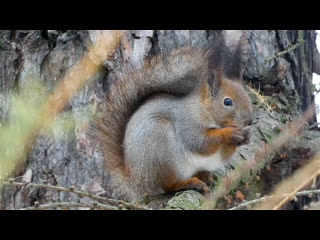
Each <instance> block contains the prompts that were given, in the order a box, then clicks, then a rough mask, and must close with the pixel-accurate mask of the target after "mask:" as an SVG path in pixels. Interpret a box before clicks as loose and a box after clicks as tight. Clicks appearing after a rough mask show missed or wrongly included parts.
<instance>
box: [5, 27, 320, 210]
mask: <svg viewBox="0 0 320 240" xmlns="http://www.w3.org/2000/svg"><path fill="white" fill-rule="evenodd" d="M218 33H219V31H215V30H132V31H127V32H126V33H125V35H124V37H123V38H122V39H121V42H120V44H119V46H118V47H117V48H116V49H115V50H114V51H113V53H112V54H109V56H108V60H105V61H104V62H103V66H102V67H101V68H100V69H99V71H98V72H97V73H96V74H95V75H94V76H93V77H92V79H91V80H90V82H88V83H87V84H86V85H85V86H84V87H83V88H82V89H81V90H79V91H78V92H77V93H76V94H75V96H73V97H72V98H71V99H70V101H69V102H68V104H67V106H65V108H64V110H63V113H65V114H67V115H63V114H60V115H59V121H62V122H63V121H64V120H66V119H67V120H66V121H67V122H69V121H71V122H72V124H71V127H70V128H71V130H68V131H64V130H63V131H61V130H58V129H51V130H49V132H50V134H48V133H47V132H44V131H41V133H40V134H39V136H38V137H37V138H36V140H35V141H34V142H33V144H32V148H31V150H30V151H29V152H27V153H26V155H25V158H24V165H23V167H20V168H18V169H17V170H16V172H15V176H13V177H18V176H23V177H24V178H23V179H24V180H26V179H27V181H31V182H34V183H42V182H43V181H45V182H47V183H49V184H51V185H58V186H63V187H67V188H68V187H70V186H74V187H75V188H77V189H81V190H85V191H88V192H92V193H95V194H98V195H108V194H107V192H106V191H105V189H106V185H107V184H108V175H107V173H105V172H104V170H103V161H102V157H101V155H99V154H98V153H97V152H95V151H92V149H90V148H89V147H88V145H87V138H86V129H87V126H88V123H89V121H90V118H89V117H88V115H87V114H84V113H86V112H87V111H88V108H89V109H90V110H91V109H92V108H93V105H94V104H95V103H98V104H99V102H101V101H102V99H103V96H104V94H105V91H106V89H107V87H108V84H109V83H110V82H112V81H114V80H115V79H116V76H117V74H118V73H119V72H121V71H122V70H123V69H124V68H125V67H126V66H128V65H133V66H135V67H138V66H139V64H141V62H142V61H143V60H144V59H145V58H146V57H147V56H151V55H155V54H157V53H159V52H162V51H170V50H172V49H175V48H179V47H182V46H184V45H193V46H199V47H201V46H204V45H206V44H207V43H208V42H209V41H211V40H212V39H214V38H215V37H216V36H217V34H218ZM100 34H104V31H61V30H35V31H25V30H23V31H20V30H15V31H0V61H1V62H2V64H1V65H0V123H2V125H3V126H5V125H6V124H8V123H9V119H10V116H11V114H12V113H11V112H10V111H11V103H12V102H13V99H12V97H11V96H12V94H13V93H17V94H19V93H21V92H23V90H24V88H26V84H27V82H28V81H30V79H36V80H37V81H38V82H39V83H40V84H41V85H42V86H44V87H45V88H46V89H49V90H50V91H52V90H53V89H54V88H55V86H56V84H57V82H58V81H59V79H61V78H62V77H63V76H65V74H66V72H67V70H68V69H69V68H70V67H72V66H74V65H75V64H76V63H77V61H78V60H80V59H81V57H82V56H83V54H84V53H85V52H86V51H87V50H88V48H89V46H90V44H91V43H94V42H95V41H96V39H97V37H98V36H99V35H100ZM242 34H244V36H245V37H246V38H247V40H248V48H247V54H246V57H245V62H246V68H245V71H244V79H245V81H246V83H247V84H250V85H251V86H252V87H253V88H255V89H260V95H263V96H271V97H272V98H271V100H270V99H269V100H268V101H267V105H266V104H263V103H261V101H259V99H258V98H257V95H254V93H251V96H252V98H253V103H254V105H255V106H256V109H255V120H254V124H253V126H252V128H251V130H250V132H251V133H252V134H251V138H250V140H251V142H250V144H249V145H247V146H243V147H241V148H240V149H238V150H237V152H236V153H235V154H234V156H233V158H232V160H231V163H232V165H234V166H236V165H238V164H241V162H243V161H245V159H249V158H250V157H252V155H253V154H254V152H252V151H254V149H257V148H260V147H261V146H260V144H261V141H262V142H263V143H268V142H270V141H271V139H272V137H273V136H275V135H276V134H277V133H278V132H277V130H278V129H280V128H285V127H286V123H287V122H290V121H291V120H292V119H294V118H295V117H297V116H299V115H301V113H302V112H303V111H305V110H306V109H307V108H308V107H309V106H311V104H312V103H313V95H312V73H313V72H319V61H318V59H319V53H318V51H317V50H316V45H315V38H316V33H315V31H313V30H304V31H301V30H299V31H298V30H277V31H275V30H246V31H242ZM302 40H304V42H303V43H302V42H301V41H302ZM294 45H297V46H296V47H295V48H293V49H291V50H289V51H288V52H286V53H284V54H279V53H281V52H283V51H286V50H288V49H290V47H292V46H294ZM33 101H35V102H37V101H41V99H40V98H39V96H37V95H34V99H33ZM272 101H273V102H272ZM270 108H271V109H270ZM312 121H315V116H313V118H312V119H310V120H309V122H310V123H311V122H312ZM0 126H1V125H0ZM318 133H319V132H317V131H316V130H307V131H306V134H308V136H311V137H310V138H309V139H308V140H305V141H308V143H312V144H311V145H310V144H309V146H308V147H306V146H305V144H306V143H305V141H304V142H303V141H300V143H297V142H295V143H294V144H295V145H294V147H292V148H290V146H291V145H290V146H289V147H288V148H289V149H290V152H294V151H295V150H296V149H299V148H303V149H307V148H308V149H310V151H309V155H308V158H309V157H310V156H312V155H313V154H314V152H315V151H316V150H317V147H318V146H319V145H317V144H320V142H319V141H318V140H319V137H320V135H319V134H318ZM303 144H304V145H303ZM302 145H303V146H302ZM292 146H293V145H292ZM20 147H21V148H23V146H20ZM295 157H296V158H295V159H293V158H292V159H281V161H280V162H282V163H283V164H279V162H278V163H277V166H276V167H274V169H276V170H275V172H273V173H272V174H273V175H272V176H271V175H270V174H267V173H265V172H263V171H264V170H263V169H264V167H265V166H266V165H267V164H268V163H269V164H272V163H273V162H274V161H275V159H277V160H279V154H277V153H273V154H271V155H269V156H268V157H267V160H266V161H264V164H262V165H261V166H260V168H259V170H258V169H257V172H256V173H255V174H257V173H258V172H259V174H260V175H261V176H264V179H263V181H265V186H264V187H263V188H262V189H260V190H259V191H260V192H262V193H267V191H268V189H269V188H270V187H271V186H273V185H274V184H275V183H276V182H278V181H279V180H280V179H282V178H284V177H285V176H287V175H289V174H291V173H292V172H293V171H294V170H295V169H296V168H297V165H298V162H299V156H297V155H296V156H295ZM300 160H301V159H300ZM0 164H1V162H0ZM255 174H253V173H252V174H251V175H252V176H255ZM263 174H264V175H263ZM221 175H224V173H221ZM18 180H21V179H18ZM251 180H252V179H251ZM251 180H250V181H251ZM261 181H262V180H261ZM236 187H238V186H235V187H234V188H233V189H235V188H236ZM188 194H190V195H189V196H188ZM181 195H182V194H178V195H177V196H176V197H180V198H181V197H182V198H183V199H190V196H192V197H194V198H195V199H197V200H196V204H195V205H194V204H193V205H191V207H190V206H189V205H188V206H189V207H188V206H187V205H185V204H184V203H182V205H179V204H177V202H183V201H175V199H176V197H175V198H174V199H171V200H170V202H169V203H168V204H167V203H166V202H164V203H163V204H164V205H167V208H169V209H195V208H199V207H200V206H201V202H202V200H199V199H200V198H201V195H198V194H197V193H192V191H188V192H186V193H185V194H183V195H182V196H181ZM78 198H79V197H78V196H77V195H74V194H72V193H68V192H57V191H54V190H48V189H39V188H26V187H15V186H3V187H2V189H1V194H0V209H20V208H24V207H28V206H32V205H34V203H35V202H38V203H39V204H44V203H48V202H56V201H63V202H70V201H72V202H74V201H78ZM81 201H86V200H85V199H84V198H83V199H81ZM222 205H223V206H224V207H226V205H225V204H223V203H222V204H220V205H218V206H222ZM227 207H228V206H227Z"/></svg>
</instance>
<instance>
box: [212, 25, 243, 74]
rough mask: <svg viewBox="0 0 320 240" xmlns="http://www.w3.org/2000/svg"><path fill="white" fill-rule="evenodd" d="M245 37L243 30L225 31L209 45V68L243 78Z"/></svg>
mask: <svg viewBox="0 0 320 240" xmlns="http://www.w3.org/2000/svg"><path fill="white" fill-rule="evenodd" d="M243 39H244V37H243V34H242V32H241V31H234V30H230V31H223V32H222V33H221V34H220V35H219V36H218V37H217V38H216V39H215V40H214V42H213V43H211V44H210V46H209V49H208V50H209V56H208V62H209V63H208V64H209V69H210V70H211V71H213V70H215V71H218V72H222V73H223V75H224V76H225V77H227V78H229V79H234V80H241V78H242V73H243V60H242V55H243V45H244V44H245V42H244V40H243Z"/></svg>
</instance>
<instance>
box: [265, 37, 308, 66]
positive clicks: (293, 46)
mask: <svg viewBox="0 0 320 240" xmlns="http://www.w3.org/2000/svg"><path fill="white" fill-rule="evenodd" d="M304 42H305V40H301V41H299V42H298V43H296V44H294V45H292V46H290V47H288V48H287V49H286V50H284V51H282V52H278V53H276V54H274V55H273V56H271V57H269V58H267V60H265V63H268V62H270V61H271V60H272V59H274V58H278V57H281V56H282V55H284V54H286V53H288V52H290V51H292V50H294V49H296V48H297V47H299V46H301V45H302V44H303V43H304Z"/></svg>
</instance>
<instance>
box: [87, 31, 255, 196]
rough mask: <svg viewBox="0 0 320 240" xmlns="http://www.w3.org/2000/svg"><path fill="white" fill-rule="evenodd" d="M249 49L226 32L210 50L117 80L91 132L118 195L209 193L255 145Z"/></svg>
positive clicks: (170, 58)
mask: <svg viewBox="0 0 320 240" xmlns="http://www.w3.org/2000/svg"><path fill="white" fill-rule="evenodd" d="M241 49H242V47H241V42H240V41H239V43H238V44H237V46H236V47H235V48H234V49H231V48H229V47H228V46H227V45H226V41H225V39H224V37H223V34H222V35H221V36H220V37H219V38H217V40H216V41H214V42H213V43H211V44H210V45H209V46H207V47H204V48H196V47H191V46H188V47H183V48H181V49H178V50H174V51H172V52H170V53H166V54H163V53H162V54H160V55H157V56H154V57H152V58H151V59H148V60H146V61H145V62H144V63H143V64H142V66H141V67H140V68H139V69H135V70H134V69H133V70H131V71H128V72H126V73H124V74H122V75H121V76H120V77H119V78H118V79H117V80H116V81H114V82H113V83H111V85H110V87H109V89H108V91H107V93H106V96H105V99H104V100H103V103H102V105H101V107H100V111H99V112H98V113H97V114H96V116H95V118H94V121H93V123H92V124H91V126H90V129H89V136H90V139H91V142H92V146H93V147H94V148H96V149H98V150H99V151H100V152H101V153H102V154H103V156H104V159H105V164H104V165H105V169H106V171H107V172H108V174H109V175H110V181H109V182H108V191H109V193H110V195H111V197H113V198H117V199H123V200H127V201H139V200H142V199H143V198H144V196H145V194H149V195H155V194H161V193H164V192H177V191H182V190H188V189H192V190H196V191H198V192H200V193H206V192H208V191H209V188H208V185H210V184H211V183H212V182H213V178H212V171H214V170H216V169H218V168H223V167H224V165H225V163H226V162H227V160H228V159H229V158H230V156H231V155H232V154H233V152H234V151H235V150H236V148H237V146H239V145H241V144H243V143H245V142H246V141H247V139H248V133H247V131H245V130H244V129H243V128H244V127H245V126H247V125H250V124H251V122H252V106H251V105H252V104H251V100H250V98H249V96H248V94H247V93H246V91H245V89H244V87H243V84H242V71H243V69H242V68H243V67H242V65H243V64H242V50H241Z"/></svg>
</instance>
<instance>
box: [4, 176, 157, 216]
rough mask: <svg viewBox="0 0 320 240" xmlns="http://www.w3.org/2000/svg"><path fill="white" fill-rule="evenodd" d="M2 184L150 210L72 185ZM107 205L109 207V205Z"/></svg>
mask: <svg viewBox="0 0 320 240" xmlns="http://www.w3.org/2000/svg"><path fill="white" fill-rule="evenodd" d="M3 185H9V186H19V187H34V188H46V189H50V190H54V191H58V192H69V193H74V194H77V195H79V196H82V197H88V198H91V199H93V200H96V201H101V202H104V203H108V204H110V205H111V206H116V207H117V208H118V209H122V208H127V209H134V210H151V209H150V208H147V207H144V206H141V205H139V204H134V203H128V202H125V201H123V200H115V199H111V198H106V197H100V196H98V195H95V194H92V193H89V192H85V191H81V190H77V189H74V187H70V188H64V187H59V186H52V185H47V184H39V183H27V182H14V181H10V179H9V181H8V182H3ZM111 206H109V207H111Z"/></svg>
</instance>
